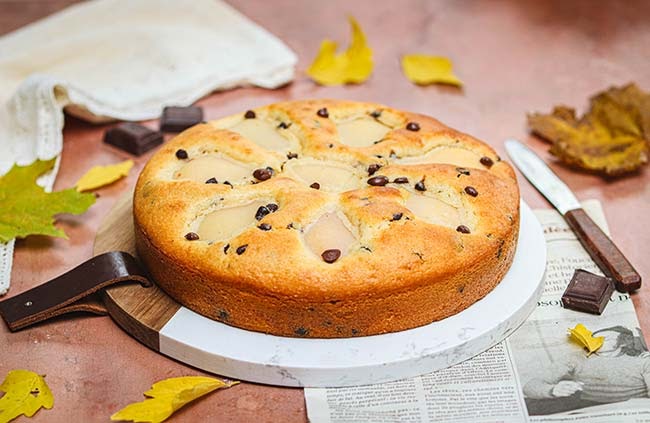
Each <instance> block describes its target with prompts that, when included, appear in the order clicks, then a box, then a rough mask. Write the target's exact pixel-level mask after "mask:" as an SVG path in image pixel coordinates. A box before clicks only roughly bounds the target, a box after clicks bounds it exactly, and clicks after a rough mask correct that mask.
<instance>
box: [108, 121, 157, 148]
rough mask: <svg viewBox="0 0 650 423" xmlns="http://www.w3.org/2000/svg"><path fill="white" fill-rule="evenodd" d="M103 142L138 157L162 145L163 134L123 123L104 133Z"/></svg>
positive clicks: (134, 124) (129, 123) (133, 124)
mask: <svg viewBox="0 0 650 423" xmlns="http://www.w3.org/2000/svg"><path fill="white" fill-rule="evenodd" d="M104 142H105V143H107V144H111V145H114V146H115V147H117V148H120V149H122V150H124V151H127V152H129V153H131V154H135V155H136V156H139V155H141V154H143V153H146V152H147V151H149V150H151V149H152V148H154V147H156V146H158V145H160V144H162V142H163V134H162V133H160V132H158V131H153V130H151V129H149V128H147V127H146V126H143V125H140V124H137V123H133V122H125V123H121V124H119V125H117V126H116V127H113V128H111V129H109V130H108V131H106V133H104Z"/></svg>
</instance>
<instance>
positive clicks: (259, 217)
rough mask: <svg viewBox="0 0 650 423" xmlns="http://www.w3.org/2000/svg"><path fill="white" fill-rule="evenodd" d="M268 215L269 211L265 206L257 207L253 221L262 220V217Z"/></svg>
mask: <svg viewBox="0 0 650 423" xmlns="http://www.w3.org/2000/svg"><path fill="white" fill-rule="evenodd" d="M269 213H271V210H269V208H268V207H267V206H259V208H258V209H257V212H255V219H256V220H262V219H264V216H266V215H268V214H269Z"/></svg>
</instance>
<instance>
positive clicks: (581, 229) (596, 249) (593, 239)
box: [564, 209, 641, 292]
mask: <svg viewBox="0 0 650 423" xmlns="http://www.w3.org/2000/svg"><path fill="white" fill-rule="evenodd" d="M564 219H566V221H567V223H568V224H569V226H571V229H573V232H575V234H576V235H577V236H578V239H579V240H580V243H581V244H582V246H583V247H585V249H586V250H587V252H588V253H589V255H590V256H591V258H592V259H593V260H594V261H595V262H596V264H597V265H598V267H600V270H602V271H603V273H604V274H605V275H607V276H609V277H610V278H612V279H614V282H615V284H616V289H617V290H619V291H621V292H631V291H634V290H637V289H639V288H640V287H641V275H639V274H638V273H637V271H636V270H634V267H632V265H631V264H630V262H629V261H627V259H626V258H625V256H624V255H623V253H621V250H619V249H618V248H617V247H616V245H614V243H613V242H612V240H611V239H609V237H608V236H607V235H605V233H604V232H603V231H602V230H601V229H600V228H599V227H598V225H596V224H595V223H594V221H593V220H591V218H590V217H589V216H588V215H587V213H585V211H584V210H583V209H575V210H569V211H568V212H566V213H565V214H564Z"/></svg>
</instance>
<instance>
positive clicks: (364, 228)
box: [134, 100, 519, 295]
mask: <svg viewBox="0 0 650 423" xmlns="http://www.w3.org/2000/svg"><path fill="white" fill-rule="evenodd" d="M518 208H519V192H518V187H517V184H516V179H515V176H514V172H513V170H512V168H511V167H510V166H509V165H508V164H507V163H505V162H503V161H501V160H500V158H499V157H498V156H497V154H496V153H495V152H494V150H493V149H492V148H490V147H489V146H487V145H486V144H484V143H483V142H481V141H479V140H477V139H475V138H473V137H471V136H469V135H466V134H463V133H461V132H458V131H456V130H453V129H451V128H449V127H447V126H445V125H443V124H442V123H440V122H438V121H437V120H435V119H433V118H430V117H426V116H423V115H418V114H413V113H408V112H403V111H399V110H395V109H392V108H389V107H386V106H382V105H378V104H373V103H360V102H351V101H339V100H306V101H289V102H283V103H276V104H272V105H269V106H265V107H260V108H257V109H254V110H249V111H246V112H243V113H240V114H237V115H233V116H229V117H226V118H223V119H219V120H215V121H211V122H207V123H205V124H200V125H197V126H195V127H192V128H190V129H188V130H186V131H184V132H182V133H181V134H179V135H178V136H177V137H175V138H174V139H173V140H172V141H170V142H168V143H167V144H166V145H164V146H163V147H162V148H161V149H160V150H159V151H158V152H157V153H156V154H155V155H154V156H153V157H152V159H151V160H150V161H149V163H148V164H147V165H146V166H145V168H144V170H143V172H142V173H141V175H140V178H139V180H138V184H137V187H136V191H135V196H134V214H135V219H136V223H137V224H138V226H139V228H140V229H141V230H142V231H143V233H144V234H145V235H146V237H147V238H148V239H149V241H150V242H151V244H152V245H153V246H154V247H155V248H157V249H158V250H160V251H162V252H164V253H165V255H167V256H168V257H170V258H172V259H178V260H179V261H180V262H184V263H188V271H192V272H201V273H202V274H204V275H206V276H208V277H210V276H212V277H217V278H221V279H232V283H234V284H246V285H248V286H249V287H254V286H257V287H263V288H264V289H265V290H267V291H269V290H270V291H272V292H277V293H286V292H289V291H290V292H292V293H295V294H296V295H317V294H318V293H322V291H323V290H327V289H337V287H338V288H343V287H345V289H344V291H345V292H347V293H349V295H357V294H359V293H361V292H363V291H364V290H365V289H366V288H367V286H368V284H372V283H381V284H382V286H383V287H384V288H385V289H387V290H389V291H390V290H391V289H392V288H394V290H395V292H397V291H399V289H403V288H404V287H405V286H407V285H409V284H411V283H421V282H422V280H423V279H431V278H435V277H436V275H444V274H447V273H448V272H454V271H458V270H459V269H464V268H465V269H466V268H467V266H472V263H473V262H475V261H476V260H480V259H481V257H482V255H484V254H485V253H486V251H493V250H494V247H495V246H498V243H499V242H502V241H501V236H502V235H504V234H506V233H508V232H509V231H510V230H511V227H512V225H516V224H518V213H519V212H518Z"/></svg>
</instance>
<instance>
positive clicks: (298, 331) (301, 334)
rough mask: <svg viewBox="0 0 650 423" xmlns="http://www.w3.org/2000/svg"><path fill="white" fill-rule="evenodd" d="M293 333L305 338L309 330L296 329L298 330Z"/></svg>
mask: <svg viewBox="0 0 650 423" xmlns="http://www.w3.org/2000/svg"><path fill="white" fill-rule="evenodd" d="M294 332H295V334H296V335H298V336H306V335H307V334H308V333H309V329H305V328H298V329H296V330H295V331H294Z"/></svg>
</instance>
